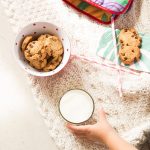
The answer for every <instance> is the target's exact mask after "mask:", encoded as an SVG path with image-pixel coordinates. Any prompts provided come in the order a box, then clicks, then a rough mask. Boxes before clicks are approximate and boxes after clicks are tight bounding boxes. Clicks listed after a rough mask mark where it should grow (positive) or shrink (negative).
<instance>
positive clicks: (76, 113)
mask: <svg viewBox="0 0 150 150" xmlns="http://www.w3.org/2000/svg"><path fill="white" fill-rule="evenodd" d="M59 107H60V112H61V114H62V116H63V117H64V118H65V119H66V120H67V121H69V122H72V123H81V122H84V121H86V120H87V119H89V118H90V117H91V115H92V113H93V109H94V104H93V100H92V98H91V97H90V96H89V94H88V93H86V92H85V91H83V90H70V91H68V92H67V93H65V95H64V96H63V97H62V98H61V101H60V106H59Z"/></svg>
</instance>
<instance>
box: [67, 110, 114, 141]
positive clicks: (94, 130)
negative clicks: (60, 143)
mask: <svg viewBox="0 0 150 150" xmlns="http://www.w3.org/2000/svg"><path fill="white" fill-rule="evenodd" d="M67 128H68V129H69V130H70V131H71V132H72V133H73V134H74V135H76V136H79V137H83V138H87V139H89V140H92V141H100V140H101V141H103V142H104V143H105V141H106V139H107V136H108V133H109V134H110V132H114V129H113V128H112V127H111V126H110V125H109V123H108V122H107V120H106V116H105V112H104V110H103V109H102V108H100V109H99V119H98V121H97V123H96V124H94V125H82V126H77V125H72V124H67Z"/></svg>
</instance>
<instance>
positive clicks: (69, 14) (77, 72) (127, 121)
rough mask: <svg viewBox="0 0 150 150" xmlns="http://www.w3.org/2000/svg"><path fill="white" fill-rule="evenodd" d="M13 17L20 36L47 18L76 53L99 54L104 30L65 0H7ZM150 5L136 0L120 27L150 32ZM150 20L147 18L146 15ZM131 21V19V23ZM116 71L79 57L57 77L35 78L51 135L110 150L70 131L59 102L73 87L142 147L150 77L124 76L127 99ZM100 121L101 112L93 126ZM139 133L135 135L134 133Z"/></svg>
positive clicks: (80, 148) (66, 144)
mask: <svg viewBox="0 0 150 150" xmlns="http://www.w3.org/2000/svg"><path fill="white" fill-rule="evenodd" d="M1 1H2V2H3V4H4V6H5V8H6V11H7V14H8V15H9V18H10V22H11V23H12V25H13V29H14V31H15V32H17V31H18V30H19V29H20V28H21V27H22V26H24V25H26V24H27V23H29V22H33V21H39V20H46V21H49V22H52V23H54V24H57V25H59V26H60V27H62V28H63V29H64V31H66V32H67V33H68V35H69V37H70V39H71V43H72V49H71V50H72V52H73V53H76V54H86V55H88V56H89V55H90V56H92V55H94V54H93V53H92V52H93V51H95V49H96V47H97V44H98V41H99V38H100V36H101V35H102V33H103V30H104V29H105V28H104V27H103V26H101V25H98V24H97V23H93V21H91V20H89V19H87V17H83V16H82V15H80V14H78V13H75V11H74V10H72V9H70V8H68V7H66V5H64V4H63V3H62V1H61V0H57V1H56V0H49V1H47V0H43V1H41V0H32V1H28V0H15V1H14V0H1ZM149 6H150V1H149V0H143V1H142V2H141V1H140V0H135V1H134V5H133V7H132V9H131V10H130V11H129V12H128V14H126V15H125V16H122V17H120V19H119V20H118V22H117V23H116V24H117V27H122V26H125V27H127V26H135V25H136V27H137V28H138V29H139V30H140V31H145V32H148V31H150V29H149V23H148V21H149V20H150V18H149V16H150V14H149V13H150V12H148V11H147V10H148V9H149ZM145 16H147V17H145ZM125 18H127V19H128V20H127V19H125ZM116 74H117V73H116V72H115V71H114V70H111V69H106V68H102V67H101V66H99V65H95V64H89V63H85V62H83V61H80V60H79V59H72V60H70V62H69V64H68V65H67V66H66V67H65V69H64V70H63V71H62V72H61V73H59V74H57V75H55V76H53V77H46V78H37V77H33V76H29V78H28V79H29V81H30V83H31V87H32V91H33V94H34V97H35V100H36V101H37V103H38V104H39V110H40V112H41V114H42V115H43V118H44V119H45V122H46V124H47V126H48V128H49V133H50V136H51V137H52V138H53V139H54V140H55V142H56V144H57V145H58V147H59V148H60V149H63V150H93V149H97V150H98V149H100V147H101V150H102V149H105V148H102V147H103V146H100V145H96V144H93V143H89V142H87V141H84V140H79V139H76V138H75V137H73V136H72V135H71V134H70V133H69V132H68V131H67V129H66V128H65V127H64V124H65V122H64V120H63V119H62V118H61V116H60V114H59V111H58V102H59V99H60V97H61V96H62V95H63V93H64V92H65V91H67V90H69V89H72V88H80V89H85V90H87V91H88V92H89V93H90V94H91V95H92V96H93V97H94V99H95V104H96V109H97V107H98V105H99V104H102V105H103V106H104V109H105V110H106V111H107V112H108V113H109V116H108V119H109V121H110V123H111V124H112V125H113V126H114V127H115V128H116V129H117V130H118V132H119V133H120V134H121V135H122V136H124V137H125V138H126V139H127V140H128V141H129V142H131V143H133V144H135V145H138V144H139V143H141V142H143V141H144V140H145V136H144V133H146V132H147V131H148V129H149V127H150V96H149V95H150V94H149V93H150V75H148V74H141V75H140V76H132V75H127V74H122V80H123V89H124V94H123V95H124V97H123V98H122V99H120V98H119V96H118V91H117V90H116V87H117V82H116V76H117V75H116ZM95 118H96V112H95V114H94V116H93V119H92V120H91V121H90V122H92V121H93V120H95ZM133 133H134V134H133Z"/></svg>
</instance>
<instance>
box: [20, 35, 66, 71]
mask: <svg viewBox="0 0 150 150" xmlns="http://www.w3.org/2000/svg"><path fill="white" fill-rule="evenodd" d="M21 49H22V51H23V53H24V56H25V58H26V60H27V61H28V62H29V64H30V65H31V66H32V67H34V68H36V69H39V70H43V71H51V70H54V69H55V68H56V67H57V66H58V65H59V64H60V62H61V61H62V57H63V52H64V49H63V45H62V43H61V41H60V40H59V38H58V37H56V36H52V35H50V34H43V35H40V36H39V37H38V39H37V40H35V41H33V38H32V36H26V37H25V38H24V40H23V42H22V46H21Z"/></svg>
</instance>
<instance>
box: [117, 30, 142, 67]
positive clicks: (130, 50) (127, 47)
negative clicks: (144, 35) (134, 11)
mask: <svg viewBox="0 0 150 150" xmlns="http://www.w3.org/2000/svg"><path fill="white" fill-rule="evenodd" d="M119 42H120V47H121V48H120V50H119V57H120V59H121V61H122V62H123V63H124V64H127V65H130V64H132V63H134V61H138V60H139V59H140V49H139V47H140V46H141V42H142V39H141V37H140V36H139V34H138V33H137V31H136V30H135V29H134V28H131V29H122V30H121V32H120V34H119Z"/></svg>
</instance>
